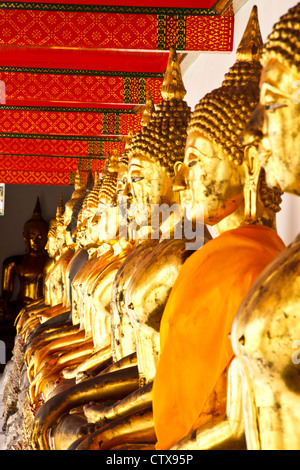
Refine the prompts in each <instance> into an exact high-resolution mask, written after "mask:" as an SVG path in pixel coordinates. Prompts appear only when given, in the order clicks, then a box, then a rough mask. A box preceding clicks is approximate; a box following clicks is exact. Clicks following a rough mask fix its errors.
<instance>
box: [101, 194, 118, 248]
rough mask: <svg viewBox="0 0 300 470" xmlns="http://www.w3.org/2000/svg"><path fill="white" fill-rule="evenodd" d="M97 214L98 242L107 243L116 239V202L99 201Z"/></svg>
mask: <svg viewBox="0 0 300 470" xmlns="http://www.w3.org/2000/svg"><path fill="white" fill-rule="evenodd" d="M98 214H99V216H100V220H99V223H98V225H97V233H98V240H99V241H100V242H106V243H108V242H110V241H111V240H114V239H116V238H117V236H118V233H119V208H118V204H116V201H111V202H110V203H107V202H106V203H104V202H103V201H101V200H100V202H99V206H98Z"/></svg>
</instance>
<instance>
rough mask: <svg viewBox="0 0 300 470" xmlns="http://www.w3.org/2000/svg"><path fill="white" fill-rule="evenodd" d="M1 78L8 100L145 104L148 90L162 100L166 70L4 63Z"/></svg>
mask: <svg viewBox="0 0 300 470" xmlns="http://www.w3.org/2000/svg"><path fill="white" fill-rule="evenodd" d="M0 80H2V81H3V82H4V83H5V87H6V104H7V105H10V104H13V103H12V102H15V103H18V102H19V104H22V105H25V106H28V105H29V106H33V105H34V104H37V105H40V104H41V103H43V105H44V106H49V105H52V106H53V105H54V106H55V104H56V103H60V105H61V106H74V105H75V106H76V107H79V106H81V105H82V106H93V107H95V106H96V105H97V104H98V103H99V104H98V105H97V107H98V106H99V107H101V106H103V104H110V105H111V106H114V105H116V104H122V105H123V104H124V103H125V104H131V105H137V104H144V103H145V96H146V93H147V91H148V90H150V92H151V96H152V99H153V102H154V103H155V104H156V103H160V101H161V99H162V98H161V85H162V80H163V74H157V75H156V74H152V76H151V74H138V73H134V72H133V73H131V74H130V73H127V74H126V73H123V74H121V73H114V72H109V71H108V72H97V71H95V72H86V71H84V70H82V71H80V70H78V71H71V70H55V69H52V70H47V69H42V68H41V69H39V68H36V69H35V68H22V67H1V66H0Z"/></svg>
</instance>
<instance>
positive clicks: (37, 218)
mask: <svg viewBox="0 0 300 470" xmlns="http://www.w3.org/2000/svg"><path fill="white" fill-rule="evenodd" d="M48 229H49V224H48V222H46V221H45V220H44V219H43V216H42V211H41V206H40V200H39V198H37V201H36V204H35V207H34V210H33V214H32V217H31V218H30V219H29V220H27V222H25V224H24V231H23V237H24V241H25V247H26V251H27V252H28V253H29V254H31V255H39V254H42V253H44V249H45V246H46V243H47V234H48Z"/></svg>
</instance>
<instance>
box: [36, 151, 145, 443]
mask: <svg viewBox="0 0 300 470" xmlns="http://www.w3.org/2000/svg"><path fill="white" fill-rule="evenodd" d="M117 160H118V159H117V158H116V154H115V153H114V155H113V158H112V159H111V161H110V165H109V168H108V173H107V175H106V177H105V178H104V180H103V183H102V186H101V190H100V196H98V198H99V200H98V202H99V209H100V211H101V210H102V208H105V207H106V205H107V204H110V203H113V204H114V206H112V207H115V196H116V183H117V173H116V170H117V168H118V167H117V163H118V161H117ZM122 174H124V171H122ZM110 212H111V215H113V211H109V212H108V213H107V212H105V211H103V212H102V214H101V218H102V217H103V216H104V218H105V222H104V223H103V220H102V224H100V225H101V227H100V229H99V233H98V234H99V238H100V240H101V242H102V243H104V244H106V245H108V246H109V247H111V245H109V242H110V240H109V237H111V236H112V233H111V232H110V234H109V233H108V231H107V229H108V228H109V229H110V227H111V224H110V223H109V221H110V219H109V216H110ZM97 217H98V216H97ZM101 218H100V221H101ZM93 227H95V225H93ZM116 229H117V231H116V233H115V236H117V237H118V228H117V227H116ZM111 241H112V242H113V252H111V250H109V252H108V253H109V257H108V256H106V255H107V253H106V251H105V250H104V251H103V252H100V254H99V256H98V261H97V265H95V266H94V269H93V270H92V271H89V272H88V273H87V274H88V275H89V276H91V275H92V281H93V282H92V287H94V289H96V292H95V293H96V296H97V297H98V294H97V289H99V287H98V286H99V285H103V286H104V289H107V288H109V285H110V284H111V279H112V277H113V275H114V273H115V270H116V269H118V267H119V266H120V264H121V263H122V261H123V259H124V257H125V256H126V253H127V252H128V248H129V250H131V249H132V247H133V246H134V245H132V243H131V244H130V246H124V244H123V242H122V246H121V245H120V247H121V249H120V247H119V249H118V250H117V251H115V247H116V246H117V245H118V240H111ZM120 241H121V240H120ZM125 245H126V244H125ZM101 248H102V246H100V249H101ZM89 276H87V278H86V279H84V283H85V282H87V281H88V282H87V287H88V284H89V283H91V279H90V278H89ZM74 281H75V278H74ZM74 281H73V282H74ZM98 292H99V291H98ZM84 294H85V293H84ZM93 294H94V292H93V290H91V291H90V295H91V296H93ZM85 295H86V294H85ZM108 297H109V298H110V296H108ZM99 300H100V301H103V302H104V304H103V305H104V309H105V308H107V307H106V305H107V301H106V300H105V299H104V298H103V296H100V297H99ZM98 302H99V301H98ZM105 302H106V304H105ZM82 305H84V303H83V304H82ZM84 309H85V311H84V312H83V316H85V315H86V312H87V317H89V315H90V314H91V316H90V318H88V319H87V321H86V320H85V318H83V319H81V318H80V321H81V322H82V323H81V324H82V326H83V327H84V328H85V327H86V326H87V328H88V323H91V325H92V326H94V328H93V330H92V334H93V341H94V345H95V347H94V351H93V352H94V353H95V354H92V355H90V358H88V359H87V361H84V362H83V364H82V365H80V368H78V370H75V371H73V376H74V375H76V373H77V372H81V371H88V372H90V370H91V369H93V367H94V368H95V367H96V366H97V367H99V365H101V360H102V362H103V359H107V357H104V356H105V354H106V351H108V352H109V349H110V347H109V348H108V347H105V345H104V343H103V342H102V343H99V342H98V343H97V340H98V339H99V333H101V331H99V329H97V321H99V323H100V324H101V325H102V326H104V329H102V333H103V334H104V335H106V336H107V338H108V339H109V342H110V328H109V327H108V325H105V323H106V321H104V323H103V321H102V319H101V318H99V317H98V318H95V311H93V312H91V311H87V310H86V307H84ZM108 310H109V309H108ZM101 313H102V314H103V315H104V317H105V316H106V317H107V313H106V312H105V311H103V309H101ZM79 314H80V317H81V315H82V312H79ZM106 330H107V331H106ZM83 331H84V332H85V330H83ZM97 335H98V336H97ZM99 346H100V349H98V348H99ZM107 346H108V345H107ZM110 356H111V352H109V357H110ZM104 362H105V361H104ZM66 375H68V377H69V376H70V374H66ZM127 376H128V377H127ZM124 377H125V374H124ZM133 377H134V376H133V375H132V374H131V373H130V372H129V374H128V373H127V371H126V380H127V379H128V380H127V383H126V384H125V388H124V391H123V393H128V392H129V391H131V390H132V386H133V385H132V384H133V383H135V382H136V380H134V381H133ZM93 380H94V381H93V382H92V388H94V390H93V391H91V392H92V393H94V394H95V393H96V392H97V385H95V384H96V382H97V377H96V378H95V379H93ZM101 380H102V379H100V383H101ZM117 380H118V381H119V382H120V383H119V388H120V386H121V384H123V386H124V383H123V382H124V378H122V376H121V377H120V378H118V379H117ZM132 381H133V382H132ZM85 382H88V381H85ZM85 382H84V384H85ZM128 384H129V385H128ZM116 386H117V387H118V384H117V385H116ZM58 387H60V386H58ZM81 387H82V385H81V383H79V384H78V385H77V386H74V387H73V388H72V389H71V390H67V391H66V392H64V393H67V394H69V393H73V394H74V395H75V396H78V395H79V394H80V388H81ZM84 387H85V385H84ZM128 387H129V388H128ZM118 393H119V394H120V391H118ZM85 395H86V396H87V397H88V396H89V395H88V393H87V392H85ZM64 396H65V395H63V398H64ZM54 398H57V400H60V396H59V394H57V391H56V390H54ZM91 398H92V397H91ZM50 401H51V398H50ZM47 403H48V401H46V402H45V404H44V405H43V406H42V408H43V409H44V407H45V406H47ZM70 403H72V402H71V401H70ZM70 403H67V404H70ZM62 405H65V403H62ZM42 408H41V411H42ZM55 411H56V410H55ZM72 417H73V416H72ZM75 419H77V418H76V417H75ZM71 420H72V429H71V432H70V435H71V436H74V433H75V431H76V428H74V422H73V419H72V418H71ZM81 424H82V423H81ZM63 425H64V426H68V418H67V419H65V420H64V423H63ZM60 432H61V431H60V429H59V430H58V431H57V432H56V431H54V436H55V438H54V439H55V440H56V442H57V441H58V440H59V433H60ZM64 433H65V432H64ZM68 438H70V436H69V437H68ZM62 440H63V441H64V443H65V438H64V439H61V441H60V445H61V443H62Z"/></svg>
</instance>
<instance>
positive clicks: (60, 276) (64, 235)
mask: <svg viewBox="0 0 300 470" xmlns="http://www.w3.org/2000/svg"><path fill="white" fill-rule="evenodd" d="M84 192H85V183H84V180H83V176H82V171H81V168H80V166H78V168H77V171H76V175H75V183H74V191H73V193H72V196H71V198H70V200H69V201H67V203H66V204H65V210H64V213H63V214H62V215H60V216H59V217H58V219H57V229H56V239H57V244H58V247H59V250H60V256H59V258H58V260H57V262H56V263H55V264H54V265H53V267H52V269H51V272H49V275H48V278H47V280H46V282H48V283H49V286H50V287H49V288H48V295H49V296H50V297H49V300H50V305H49V306H48V308H44V307H43V306H42V308H41V309H40V311H39V310H38V311H35V309H32V310H30V311H29V312H25V314H24V315H22V316H20V318H18V324H17V331H18V333H19V334H21V332H22V334H23V335H25V334H26V326H27V327H28V324H30V323H31V322H33V324H34V325H35V326H36V324H37V322H40V321H45V320H46V319H47V318H51V317H53V316H55V315H57V314H59V313H63V312H66V311H69V310H70V309H69V305H68V291H67V289H66V288H65V286H66V285H67V278H66V267H67V265H68V264H69V262H70V260H71V259H72V257H73V256H74V254H75V247H76V244H75V243H74V241H73V240H72V237H71V235H70V232H69V231H67V227H68V225H69V223H70V222H71V217H72V210H73V206H74V204H75V202H76V201H77V200H79V199H81V198H82V196H83V195H84ZM28 317H29V318H28ZM30 317H31V318H30Z"/></svg>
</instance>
